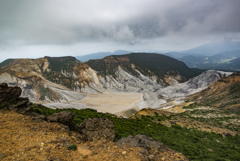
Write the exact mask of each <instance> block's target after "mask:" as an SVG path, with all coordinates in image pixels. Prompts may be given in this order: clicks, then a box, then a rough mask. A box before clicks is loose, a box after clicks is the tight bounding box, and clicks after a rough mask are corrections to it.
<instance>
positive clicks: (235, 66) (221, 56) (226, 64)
mask: <svg viewBox="0 0 240 161" xmlns="http://www.w3.org/2000/svg"><path fill="white" fill-rule="evenodd" d="M239 58H240V50H234V51H225V52H221V53H218V54H216V55H213V56H195V55H187V56H184V57H182V58H178V60H180V61H182V62H184V63H186V64H187V66H188V67H190V68H199V69H204V70H209V69H216V70H226V71H239V70H240V59H239Z"/></svg>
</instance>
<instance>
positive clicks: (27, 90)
mask: <svg viewBox="0 0 240 161" xmlns="http://www.w3.org/2000/svg"><path fill="white" fill-rule="evenodd" d="M42 81H43V82H44V83H43V84H44V86H45V87H46V88H49V89H51V90H52V91H53V92H54V93H55V94H56V95H57V96H58V97H59V99H58V100H53V101H52V100H50V99H49V98H48V97H45V99H46V102H69V101H78V100H80V99H82V98H84V97H85V95H84V94H82V93H79V92H76V91H72V90H69V89H68V88H66V87H64V86H62V85H59V84H55V83H53V82H50V81H48V80H42ZM0 83H7V84H8V85H9V86H18V87H20V88H21V89H22V94H21V97H28V98H29V100H30V101H31V102H41V101H39V100H38V99H37V98H38V96H39V94H38V92H37V91H36V89H35V88H34V86H33V83H32V82H29V81H28V80H25V79H21V78H17V77H14V76H10V75H9V74H8V73H3V74H1V75H0Z"/></svg>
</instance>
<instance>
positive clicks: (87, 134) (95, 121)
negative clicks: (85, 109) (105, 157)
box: [77, 118, 115, 141]
mask: <svg viewBox="0 0 240 161" xmlns="http://www.w3.org/2000/svg"><path fill="white" fill-rule="evenodd" d="M113 128H114V124H113V122H112V121H111V120H109V119H107V118H88V119H85V120H84V122H83V123H82V124H80V125H78V126H77V131H78V132H79V133H80V135H78V138H80V139H81V140H83V141H96V140H106V141H113V140H114V138H115V130H114V129H113Z"/></svg>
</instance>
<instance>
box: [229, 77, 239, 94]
mask: <svg viewBox="0 0 240 161" xmlns="http://www.w3.org/2000/svg"><path fill="white" fill-rule="evenodd" d="M230 93H232V94H236V95H235V97H237V98H240V82H239V81H237V82H236V83H234V84H233V85H231V86H230Z"/></svg>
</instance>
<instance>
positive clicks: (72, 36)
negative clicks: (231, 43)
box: [0, 0, 240, 53]
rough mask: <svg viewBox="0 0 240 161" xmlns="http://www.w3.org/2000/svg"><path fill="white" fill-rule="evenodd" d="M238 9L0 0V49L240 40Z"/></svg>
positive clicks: (221, 2) (232, 2) (178, 1)
mask: <svg viewBox="0 0 240 161" xmlns="http://www.w3.org/2000/svg"><path fill="white" fill-rule="evenodd" d="M239 7H240V1H239V0H171V1H170V2H168V1H165V0H122V1H112V0H103V1H97V0H88V1H82V0H80V1H79V0H69V1H65V0H51V1H49V0H34V1H33V0H21V1H14V0H3V1H0V48H2V49H3V48H4V49H6V48H11V47H18V48H19V49H21V47H29V46H36V45H40V46H42V47H44V46H47V45H60V46H62V45H64V46H71V45H74V44H79V45H80V44H83V43H88V44H89V45H91V44H92V45H96V44H97V43H99V44H100V43H101V45H103V46H104V44H105V48H106V50H110V48H109V45H110V42H111V43H114V44H115V45H114V47H116V49H117V48H120V47H124V48H129V49H130V50H131V49H133V50H142V46H143V45H144V46H145V49H146V50H147V49H148V48H151V49H152V48H154V49H159V50H161V49H160V48H164V47H165V49H181V47H182V46H185V47H192V46H193V45H197V44H201V43H206V42H209V41H214V40H218V39H229V40H232V39H237V40H239V36H238V35H240V34H239V33H240V21H239V17H240V10H239ZM236 35H237V36H236ZM189 39H191V40H189ZM183 43H184V44H183ZM186 43H188V44H187V45H186ZM159 44H164V45H159ZM69 51H72V50H69ZM79 53H81V52H80V51H79Z"/></svg>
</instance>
